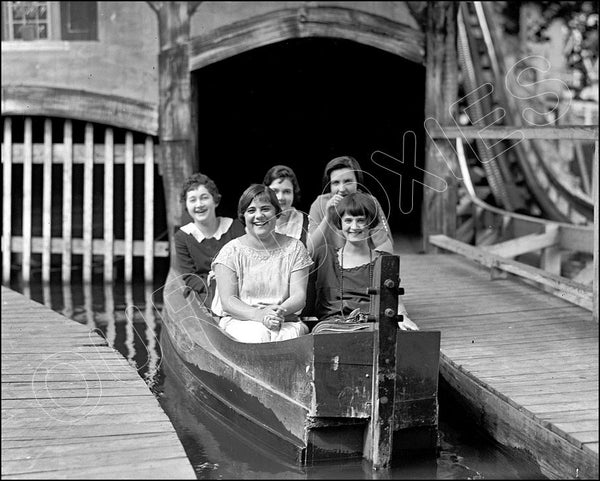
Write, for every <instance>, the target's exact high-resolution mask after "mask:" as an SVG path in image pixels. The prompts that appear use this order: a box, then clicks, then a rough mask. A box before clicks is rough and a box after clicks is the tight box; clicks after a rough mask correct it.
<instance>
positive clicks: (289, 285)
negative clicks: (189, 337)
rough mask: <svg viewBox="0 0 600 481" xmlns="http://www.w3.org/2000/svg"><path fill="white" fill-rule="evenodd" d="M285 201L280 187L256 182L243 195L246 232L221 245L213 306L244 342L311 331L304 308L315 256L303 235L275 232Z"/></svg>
mask: <svg viewBox="0 0 600 481" xmlns="http://www.w3.org/2000/svg"><path fill="white" fill-rule="evenodd" d="M280 213H281V207H280V205H279V201H278V200H277V196H276V195H275V192H273V191H272V190H271V189H270V188H268V187H267V186H265V185H259V184H254V185H251V186H250V187H248V188H247V189H246V190H245V191H244V193H243V194H242V196H241V197H240V201H239V205H238V216H239V219H240V221H241V222H242V223H243V224H244V225H245V226H246V234H245V235H243V236H241V237H240V238H238V239H234V240H232V241H231V242H229V243H228V244H227V245H225V246H224V247H223V249H221V252H219V255H218V256H217V257H216V259H215V260H214V262H213V264H212V267H213V270H214V271H215V275H216V278H217V294H216V295H215V299H214V302H213V305H212V309H213V312H215V314H217V315H218V316H222V317H221V320H220V322H219V326H220V327H221V328H222V329H224V330H225V331H226V332H227V333H228V334H230V335H231V336H232V337H234V338H235V339H237V340H238V341H242V342H269V341H282V340H285V339H292V338H294V337H298V336H300V335H302V334H306V333H308V327H307V326H306V325H305V324H304V323H303V322H302V321H300V319H299V317H298V314H299V313H300V312H301V311H302V309H303V308H304V305H305V303H306V284H307V281H308V268H309V267H310V266H311V265H312V260H311V259H310V256H309V255H308V251H307V250H306V248H305V247H304V245H303V244H302V243H301V242H300V241H299V240H297V239H294V238H292V237H289V236H286V235H282V234H278V233H277V232H275V223H276V220H277V216H278V215H279V214H280Z"/></svg>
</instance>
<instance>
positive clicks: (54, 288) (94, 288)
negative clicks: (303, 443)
mask: <svg viewBox="0 0 600 481" xmlns="http://www.w3.org/2000/svg"><path fill="white" fill-rule="evenodd" d="M11 287H12V288H13V289H15V290H17V291H19V292H22V293H23V294H25V295H26V296H29V297H31V298H32V299H34V300H35V301H37V302H40V303H42V304H46V305H47V306H48V307H50V308H51V309H53V310H55V311H57V312H60V313H61V314H63V315H65V316H66V317H69V318H71V319H74V320H75V321H77V322H79V323H81V324H84V325H87V326H89V328H90V329H96V330H97V332H99V333H101V334H102V335H103V336H104V337H105V338H106V339H107V341H108V342H109V344H110V345H112V346H113V347H115V349H117V350H118V351H119V352H120V353H121V354H122V355H123V356H124V357H125V358H126V359H127V360H128V361H129V363H130V364H132V365H133V366H134V367H135V368H136V369H137V370H138V372H139V374H140V375H141V376H142V378H143V379H144V380H145V381H146V383H147V384H148V386H149V387H150V389H151V390H152V392H153V393H154V394H155V395H156V396H157V398H158V400H159V402H160V404H161V406H162V407H163V409H164V410H165V412H166V413H167V414H168V416H169V418H170V419H171V422H172V423H173V425H174V426H175V429H176V431H177V433H178V435H179V438H180V440H181V442H182V444H183V447H184V448H185V450H186V453H187V455H188V457H189V459H190V461H191V462H192V465H193V466H194V469H195V471H196V474H197V477H198V479H242V478H253V479H271V478H278V479H280V478H287V479H330V478H338V479H339V478H342V479H380V478H384V479H544V477H543V476H542V475H541V473H540V471H539V469H538V468H537V467H536V466H535V465H533V464H532V463H530V462H529V461H528V460H527V459H525V458H524V457H523V456H522V455H521V454H520V453H518V452H516V451H515V450H509V449H506V448H504V447H502V446H500V445H498V444H496V443H494V442H493V440H491V439H490V438H489V437H487V436H486V435H485V434H484V433H482V432H480V431H479V430H478V429H477V428H476V427H475V426H473V425H472V424H471V423H470V422H469V421H468V420H467V419H466V418H465V417H464V416H462V413H461V409H460V407H458V406H456V405H454V404H453V402H452V401H451V399H450V397H449V396H448V393H447V392H446V391H444V390H443V389H441V391H440V422H439V431H440V439H441V450H440V453H439V456H438V457H437V459H416V460H413V461H411V462H410V463H409V462H407V461H405V462H404V463H403V464H402V466H400V467H394V468H393V469H391V470H389V471H384V472H374V471H373V470H372V469H371V467H370V466H369V465H368V464H367V463H366V462H364V461H361V460H353V461H344V462H328V463H322V464H319V465H316V466H310V467H306V468H300V467H297V466H293V465H289V464H286V463H285V461H284V460H279V459H275V458H273V457H272V456H270V455H269V453H267V452H264V451H262V450H261V448H260V447H258V446H256V445H255V444H252V443H249V442H247V441H245V440H244V439H243V438H241V437H240V436H238V435H237V434H236V433H235V432H234V431H233V430H232V428H231V427H230V426H229V425H228V424H225V423H222V422H221V421H219V420H218V419H215V418H214V417H213V416H212V415H211V414H209V413H208V412H206V411H203V410H200V409H199V408H198V406H197V404H195V403H194V401H193V400H192V399H189V398H188V397H186V396H185V395H182V392H181V389H180V388H179V387H178V385H177V381H176V380H175V379H174V378H173V376H169V373H168V369H164V366H161V362H160V343H159V341H158V339H159V338H160V328H161V322H160V320H161V313H160V310H161V309H162V295H161V289H160V285H157V286H144V285H143V284H142V283H140V284H134V285H124V284H121V283H119V284H114V285H111V286H103V285H102V284H101V283H95V284H92V285H87V286H82V285H81V284H78V280H77V279H74V281H73V284H72V287H71V288H70V289H63V287H62V286H61V284H60V282H55V283H53V284H51V285H49V286H42V285H41V284H40V283H32V284H31V286H29V287H22V286H21V285H20V284H19V283H18V282H13V285H11ZM441 387H443V383H442V384H441Z"/></svg>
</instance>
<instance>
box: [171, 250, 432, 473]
mask: <svg viewBox="0 0 600 481" xmlns="http://www.w3.org/2000/svg"><path fill="white" fill-rule="evenodd" d="M398 266H399V258H398V257H397V256H382V257H380V258H379V259H378V261H377V264H376V266H375V269H374V276H373V278H374V281H373V284H374V285H373V286H372V288H371V289H370V294H371V296H372V297H371V316H370V318H371V320H372V321H373V322H371V323H369V325H368V328H367V329H364V330H359V331H354V332H324V333H320V334H308V335H305V336H302V337H299V338H297V339H291V340H287V341H280V342H269V343H262V344H248V343H241V342H238V341H236V340H234V339H233V338H232V337H230V336H229V335H228V334H227V333H225V332H224V331H223V330H222V329H220V328H219V327H218V324H217V320H216V319H215V318H213V316H212V315H211V314H210V312H209V311H208V310H207V309H206V308H205V307H204V306H202V305H201V303H200V302H198V301H197V300H196V299H194V298H193V297H191V298H190V297H188V298H184V296H183V291H184V287H185V286H184V283H183V280H182V278H181V276H180V275H178V274H177V272H175V271H171V273H170V274H169V277H168V279H167V283H166V285H165V289H164V293H163V299H164V309H163V328H162V331H161V348H162V356H163V363H165V365H166V367H167V369H168V372H169V373H170V374H174V375H176V376H177V377H178V378H179V380H180V382H181V383H182V384H183V387H184V389H185V391H187V392H188V393H189V394H192V395H193V396H195V397H196V398H197V399H198V400H199V401H200V402H201V404H202V408H203V409H206V408H208V409H211V411H212V413H213V414H215V413H216V414H217V415H219V416H220V417H221V418H223V419H228V420H229V421H230V422H231V423H233V424H234V425H235V429H236V430H238V431H239V432H240V433H242V434H243V435H244V436H248V437H250V438H253V439H255V441H256V442H257V443H261V444H263V445H264V446H265V447H266V448H268V449H269V450H270V452H271V453H275V454H276V455H277V456H282V457H284V458H285V459H288V460H290V461H292V462H296V463H299V464H311V463H314V462H315V461H317V460H320V459H327V458H339V457H360V456H363V457H365V458H367V459H368V460H371V461H372V462H373V465H374V466H375V467H386V466H388V465H389V464H390V463H391V461H392V459H393V458H398V457H399V456H401V455H402V454H403V453H406V452H411V451H425V452H430V453H434V452H435V451H436V448H437V415H438V405H437V385H438V364H439V343H440V333H439V332H438V331H402V330H399V329H398V328H397V316H396V315H395V313H396V309H397V296H398V293H399V292H401V291H400V288H399V286H398V284H399V279H398V272H399V270H398Z"/></svg>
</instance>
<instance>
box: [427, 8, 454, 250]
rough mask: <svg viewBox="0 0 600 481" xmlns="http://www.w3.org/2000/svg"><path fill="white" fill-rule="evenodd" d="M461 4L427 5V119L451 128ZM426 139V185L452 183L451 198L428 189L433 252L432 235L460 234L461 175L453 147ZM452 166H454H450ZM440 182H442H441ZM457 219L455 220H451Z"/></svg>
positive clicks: (429, 225)
mask: <svg viewBox="0 0 600 481" xmlns="http://www.w3.org/2000/svg"><path fill="white" fill-rule="evenodd" d="M457 14H458V4H457V3H455V2H427V53H426V56H427V60H426V68H427V78H426V85H425V95H426V98H425V118H426V119H430V118H431V119H435V120H436V121H437V122H438V123H439V124H440V125H450V124H451V123H452V115H451V113H450V106H451V105H452V104H453V103H454V102H455V101H456V99H457V96H458V83H457V82H458V80H457V78H458V67H457V61H456V59H457V53H456V19H457ZM435 142H436V144H437V146H436V145H434V141H433V140H431V139H429V138H428V139H427V140H426V145H425V178H424V183H425V185H435V184H436V182H435V181H434V180H433V178H432V177H431V175H432V174H433V175H435V176H438V177H441V178H443V179H444V180H445V181H446V183H447V184H448V189H449V190H450V195H442V194H440V193H439V192H437V191H435V190H433V189H430V188H428V187H424V189H425V191H424V192H423V206H422V208H423V215H422V223H421V226H422V229H421V230H422V233H423V247H424V249H425V251H430V250H431V248H430V246H429V242H428V238H429V235H430V234H434V233H440V232H444V233H445V234H446V235H448V236H450V237H454V236H455V234H456V218H455V217H456V205H448V206H446V205H445V203H449V202H453V199H455V196H454V195H453V194H452V191H453V190H455V189H456V184H457V179H456V178H455V177H454V175H453V174H452V172H458V171H459V169H458V161H457V159H456V155H455V153H454V149H453V148H452V146H451V145H448V144H447V143H446V141H443V140H439V141H435ZM448 164H450V167H448ZM438 182H439V181H438ZM449 217H454V219H449Z"/></svg>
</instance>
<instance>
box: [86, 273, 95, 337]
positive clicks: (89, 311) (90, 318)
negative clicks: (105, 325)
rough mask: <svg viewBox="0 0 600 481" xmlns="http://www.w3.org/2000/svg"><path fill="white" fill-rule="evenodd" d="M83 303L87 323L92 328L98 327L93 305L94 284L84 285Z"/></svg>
mask: <svg viewBox="0 0 600 481" xmlns="http://www.w3.org/2000/svg"><path fill="white" fill-rule="evenodd" d="M83 304H84V306H85V317H86V320H87V322H86V324H87V326H88V327H89V328H90V330H91V329H95V328H96V322H95V320H94V309H93V307H92V285H91V284H84V285H83Z"/></svg>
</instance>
